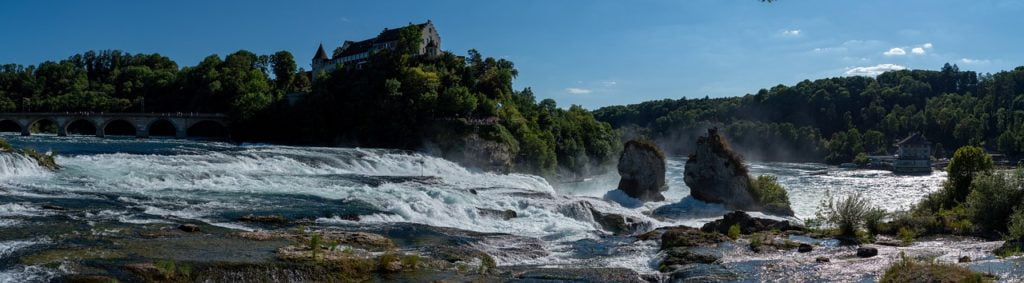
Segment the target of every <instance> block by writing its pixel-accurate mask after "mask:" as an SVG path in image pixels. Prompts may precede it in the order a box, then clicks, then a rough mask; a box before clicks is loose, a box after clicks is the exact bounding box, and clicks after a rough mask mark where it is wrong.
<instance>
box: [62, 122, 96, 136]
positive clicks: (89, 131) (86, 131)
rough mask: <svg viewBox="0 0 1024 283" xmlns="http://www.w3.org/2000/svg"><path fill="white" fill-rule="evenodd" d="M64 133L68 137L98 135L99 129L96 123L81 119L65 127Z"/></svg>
mask: <svg viewBox="0 0 1024 283" xmlns="http://www.w3.org/2000/svg"><path fill="white" fill-rule="evenodd" d="M64 132H65V133H67V134H68V135H98V134H99V128H97V127H96V123H95V122H94V121H92V120H89V119H84V118H79V119H74V120H71V122H70V123H67V125H64Z"/></svg>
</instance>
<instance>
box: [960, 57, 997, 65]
mask: <svg viewBox="0 0 1024 283" xmlns="http://www.w3.org/2000/svg"><path fill="white" fill-rule="evenodd" d="M960 62H963V63H964V64H968V65H977V64H988V63H989V62H991V61H989V60H988V59H971V58H963V59H960Z"/></svg>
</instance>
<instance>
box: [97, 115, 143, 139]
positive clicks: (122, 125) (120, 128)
mask: <svg viewBox="0 0 1024 283" xmlns="http://www.w3.org/2000/svg"><path fill="white" fill-rule="evenodd" d="M137 133H138V132H137V130H136V128H135V124H133V123H132V122H131V121H128V120H125V119H113V120H110V121H107V122H106V123H103V135H104V136H133V137H134V136H136V134H137Z"/></svg>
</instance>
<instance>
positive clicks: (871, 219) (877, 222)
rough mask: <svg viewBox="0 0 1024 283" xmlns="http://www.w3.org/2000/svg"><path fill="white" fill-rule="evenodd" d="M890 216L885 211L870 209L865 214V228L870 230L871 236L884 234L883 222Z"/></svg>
mask: <svg viewBox="0 0 1024 283" xmlns="http://www.w3.org/2000/svg"><path fill="white" fill-rule="evenodd" d="M886 216H888V213H886V212H885V210H884V209H880V208H870V209H868V211H867V212H866V213H864V228H865V229H867V230H868V234H870V235H871V236H874V235H878V234H880V233H881V232H882V220H884V219H885V217H886Z"/></svg>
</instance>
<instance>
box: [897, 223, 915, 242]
mask: <svg viewBox="0 0 1024 283" xmlns="http://www.w3.org/2000/svg"><path fill="white" fill-rule="evenodd" d="M896 237H898V238H899V239H900V242H903V244H904V245H908V246H909V245H910V244H913V243H914V230H913V229H910V228H907V227H900V230H899V232H897V233H896Z"/></svg>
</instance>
